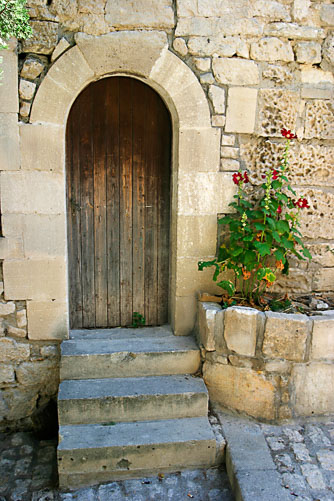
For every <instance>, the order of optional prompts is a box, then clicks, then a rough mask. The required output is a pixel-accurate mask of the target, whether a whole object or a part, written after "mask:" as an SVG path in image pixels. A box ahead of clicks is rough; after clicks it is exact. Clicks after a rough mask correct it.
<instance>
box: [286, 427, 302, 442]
mask: <svg viewBox="0 0 334 501" xmlns="http://www.w3.org/2000/svg"><path fill="white" fill-rule="evenodd" d="M283 431H284V433H285V435H286V436H287V437H288V438H289V440H291V441H292V442H303V441H304V437H303V435H301V433H300V432H299V431H298V430H294V429H292V428H283Z"/></svg>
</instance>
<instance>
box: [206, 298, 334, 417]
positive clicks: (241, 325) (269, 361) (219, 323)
mask: <svg viewBox="0 0 334 501" xmlns="http://www.w3.org/2000/svg"><path fill="white" fill-rule="evenodd" d="M198 308H199V309H198V326H197V334H198V341H199V344H200V346H201V353H202V358H203V377H204V381H205V383H206V385H207V386H208V389H209V394H210V399H211V400H212V401H213V402H216V403H218V404H219V405H221V406H223V407H226V408H229V409H231V410H234V411H238V412H241V413H244V414H247V415H248V416H252V417H255V418H257V419H261V420H264V421H268V422H276V421H280V420H287V419H293V418H297V417H300V416H302V417H306V416H320V415H324V414H331V413H333V412H334V393H333V384H334V312H329V314H326V315H319V316H314V317H307V316H306V315H299V314H298V315H290V314H284V313H273V312H265V313H262V312H260V311H258V310H255V309H253V308H245V307H238V306H234V307H231V308H227V309H226V310H222V309H221V307H220V306H219V305H217V304H214V303H201V302H200V303H199V305H198Z"/></svg>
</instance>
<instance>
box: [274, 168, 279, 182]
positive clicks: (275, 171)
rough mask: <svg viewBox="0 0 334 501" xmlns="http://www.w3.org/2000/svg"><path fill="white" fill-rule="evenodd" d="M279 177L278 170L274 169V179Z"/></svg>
mask: <svg viewBox="0 0 334 501" xmlns="http://www.w3.org/2000/svg"><path fill="white" fill-rule="evenodd" d="M276 179H278V170H273V180H274V181H275V180H276Z"/></svg>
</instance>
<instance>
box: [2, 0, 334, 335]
mask: <svg viewBox="0 0 334 501" xmlns="http://www.w3.org/2000/svg"><path fill="white" fill-rule="evenodd" d="M28 5H29V10H30V15H31V19H32V21H31V23H32V27H33V30H34V34H33V37H32V38H31V39H29V40H26V41H24V42H19V43H18V44H16V42H13V43H12V45H11V47H10V50H9V51H2V52H1V56H2V57H3V64H2V67H3V69H4V79H3V82H2V85H1V86H0V173H1V228H2V229H1V231H2V233H1V235H2V238H1V239H0V259H3V261H4V262H3V273H4V277H3V281H4V300H5V301H9V302H14V303H16V302H17V301H18V302H20V304H21V302H24V303H25V304H26V309H27V338H26V339H27V341H26V342H29V343H30V342H32V341H34V342H35V341H36V342H41V343H51V344H52V343H55V344H57V343H58V342H59V341H60V340H61V339H62V338H64V337H67V335H68V305H67V301H68V283H67V244H66V196H65V185H66V180H65V158H64V156H65V155H64V151H65V148H64V144H65V143H64V136H65V127H66V119H67V114H68V112H69V109H70V106H71V104H72V103H73V101H74V100H75V98H76V97H77V95H78V94H79V92H80V91H81V90H82V89H83V88H84V86H86V85H88V84H89V82H90V81H94V80H96V79H98V78H102V77H104V76H107V75H109V74H115V73H121V74H128V75H134V76H135V77H137V78H141V79H142V80H143V81H146V82H147V83H148V84H149V85H152V86H153V87H154V88H155V89H156V90H157V91H158V92H159V93H160V95H161V96H162V98H163V99H164V100H165V102H166V104H167V106H168V108H169V110H170V112H171V116H172V122H173V154H172V157H173V174H172V204H171V206H172V227H171V287H170V308H171V323H172V325H173V327H174V329H175V333H176V334H181V335H184V334H189V333H191V332H192V331H193V328H194V324H195V317H196V301H197V300H196V294H197V291H198V290H200V289H202V290H207V291H208V292H216V289H215V287H214V286H213V284H212V281H211V271H210V270H205V271H203V272H198V271H197V262H198V260H200V259H210V258H211V257H213V256H214V254H215V251H216V242H217V223H216V221H217V213H224V212H227V211H229V207H228V203H229V202H230V201H231V198H232V195H233V184H232V181H231V176H232V173H233V172H235V171H236V170H237V169H239V167H241V168H242V169H248V170H249V172H250V178H251V179H252V182H254V183H255V184H256V183H257V182H259V180H260V179H261V176H260V174H261V169H262V166H263V165H264V164H265V165H266V166H269V165H273V164H274V162H277V161H278V160H279V158H280V155H281V152H282V148H283V142H282V139H281V138H280V129H281V127H283V126H284V127H287V128H292V129H294V130H295V131H296V132H297V134H298V137H299V141H298V142H297V141H296V142H295V144H294V145H293V147H292V159H291V174H292V176H293V183H294V185H295V186H296V190H297V192H298V194H299V193H300V194H301V195H305V196H307V197H308V199H309V203H310V206H311V208H310V209H309V210H308V212H307V214H305V217H304V218H303V221H302V232H303V233H304V235H305V236H306V239H307V245H308V246H309V248H310V250H311V253H312V254H313V256H314V259H313V261H312V262H311V263H310V264H309V263H299V262H298V263H297V262H294V261H292V263H291V272H290V278H289V282H286V281H284V280H282V281H281V282H280V283H279V285H278V288H279V289H287V290H289V289H290V290H291V289H292V290H294V291H309V290H312V289H313V290H317V291H333V289H334V233H333V228H332V226H333V225H332V215H333V214H332V212H333V211H334V198H333V196H334V195H333V193H334V178H333V172H332V169H333V158H334V155H333V152H334V126H333V88H334V77H333V68H334V45H333V44H334V6H333V4H332V3H331V2H330V0H323V1H322V0H315V1H310V0H280V1H267V2H265V1H263V0H149V1H147V0H137V1H136V2H128V0H96V1H94V2H87V1H83V0H77V1H74V2H68V1H67V0H52V1H51V2H49V1H48V2H46V1H45V0H28ZM275 165H277V164H276V163H275ZM22 304H23V303H22Z"/></svg>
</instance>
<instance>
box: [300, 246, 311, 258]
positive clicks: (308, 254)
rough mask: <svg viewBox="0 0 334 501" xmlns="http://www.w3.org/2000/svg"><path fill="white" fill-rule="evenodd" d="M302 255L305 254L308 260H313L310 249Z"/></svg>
mask: <svg viewBox="0 0 334 501" xmlns="http://www.w3.org/2000/svg"><path fill="white" fill-rule="evenodd" d="M302 254H304V256H305V257H307V258H308V259H312V254H311V253H310V251H309V250H308V249H305V247H304V249H303V250H302Z"/></svg>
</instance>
